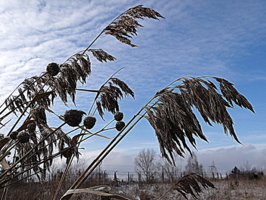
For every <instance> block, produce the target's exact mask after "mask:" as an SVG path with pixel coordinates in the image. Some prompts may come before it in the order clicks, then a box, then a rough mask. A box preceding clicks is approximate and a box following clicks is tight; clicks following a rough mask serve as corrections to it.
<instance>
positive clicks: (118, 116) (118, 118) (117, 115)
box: [114, 112, 125, 131]
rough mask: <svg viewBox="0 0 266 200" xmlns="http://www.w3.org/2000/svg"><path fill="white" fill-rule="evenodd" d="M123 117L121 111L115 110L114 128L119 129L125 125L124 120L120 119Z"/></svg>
mask: <svg viewBox="0 0 266 200" xmlns="http://www.w3.org/2000/svg"><path fill="white" fill-rule="evenodd" d="M123 118H124V114H123V113H122V112H116V113H115V114H114V119H115V120H116V121H117V122H116V124H115V128H116V130H118V131H121V130H122V129H123V128H124V126H125V122H123V121H122V120H123Z"/></svg>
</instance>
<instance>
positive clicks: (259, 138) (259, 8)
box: [0, 0, 266, 170]
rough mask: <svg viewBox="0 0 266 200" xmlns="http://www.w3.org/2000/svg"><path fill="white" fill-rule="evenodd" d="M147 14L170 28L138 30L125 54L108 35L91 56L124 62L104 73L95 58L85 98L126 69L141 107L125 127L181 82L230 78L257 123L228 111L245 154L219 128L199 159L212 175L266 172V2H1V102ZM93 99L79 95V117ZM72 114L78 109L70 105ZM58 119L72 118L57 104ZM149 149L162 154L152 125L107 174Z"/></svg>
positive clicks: (90, 149) (96, 143)
mask: <svg viewBox="0 0 266 200" xmlns="http://www.w3.org/2000/svg"><path fill="white" fill-rule="evenodd" d="M139 4H142V5H144V6H146V7H150V8H153V9H155V10H156V11H158V12H160V13H161V14H162V15H163V16H164V17H165V19H161V20H160V21H157V20H150V19H145V20H143V21H142V20H141V21H140V22H141V23H142V24H143V25H144V28H140V29H139V30H138V36H137V37H135V38H134V39H133V43H134V44H136V45H138V46H139V47H137V48H131V47H129V46H127V45H124V44H121V43H119V42H118V41H116V40H115V39H114V38H112V37H111V36H108V35H103V36H102V37H100V38H99V40H98V41H97V42H96V43H95V44H94V45H93V46H92V48H102V49H104V50H105V51H107V52H108V53H110V54H111V55H113V56H115V57H116V58H117V60H116V61H115V62H112V63H99V62H97V61H96V60H95V59H93V58H92V75H91V76H90V77H89V78H88V81H87V85H85V86H80V88H81V87H83V88H86V89H97V88H98V87H99V86H100V85H101V84H102V83H103V82H104V81H105V80H106V79H107V78H108V77H109V76H110V75H111V74H112V73H114V72H115V71H116V70H118V69H120V68H121V67H124V69H123V70H122V71H121V72H119V74H118V75H117V76H118V78H120V79H122V80H124V81H125V82H126V83H127V84H128V85H129V86H130V87H131V88H132V89H133V90H134V92H135V95H136V97H135V99H132V98H130V97H128V98H126V99H124V100H122V101H121V104H120V108H121V111H123V112H124V113H125V121H127V120H129V119H130V118H131V117H132V116H133V115H134V114H135V113H136V112H137V111H138V110H139V109H140V108H141V107H142V106H143V105H144V104H145V103H146V101H147V100H148V99H149V98H150V97H151V96H152V95H153V94H155V93H156V92H157V91H158V90H160V89H162V88H163V87H165V86H166V85H168V84H169V83H170V82H172V81H173V80H175V79H177V78H180V77H183V76H217V77H222V78H225V79H227V80H229V81H230V82H232V83H234V84H235V87H236V88H237V89H238V91H239V92H240V93H242V94H243V95H245V96H246V97H247V98H248V100H249V101H250V102H251V104H252V105H253V106H254V109H255V112H256V114H253V113H251V112H250V111H248V110H245V109H240V108H237V107H236V108H235V109H231V110H230V114H231V116H232V117H233V119H234V122H235V131H236V133H237V135H238V137H239V139H240V141H241V142H242V143H243V145H239V144H237V143H236V142H235V141H234V140H233V139H232V138H231V137H230V136H226V135H225V134H224V133H223V129H222V127H221V126H218V125H215V126H214V127H208V126H207V125H204V124H202V127H203V130H204V133H205V134H206V136H207V137H208V140H209V143H206V142H202V141H198V150H199V151H198V153H199V154H200V156H199V159H202V162H203V163H204V164H206V166H208V165H209V164H210V163H211V162H212V161H213V160H214V161H215V162H216V163H221V164H220V165H221V167H220V168H221V170H228V169H230V167H231V166H232V167H234V166H235V165H242V164H244V163H245V162H246V160H249V161H250V162H252V163H253V164H254V165H257V166H260V167H265V166H264V164H263V163H262V159H263V152H264V151H265V148H266V147H265V143H266V131H265V128H264V125H265V121H266V115H265V112H266V109H265V107H266V106H265V98H266V86H265V84H266V70H265V65H266V56H265V55H266V21H265V18H266V13H265V9H266V2H265V1H259V0H258V1H246V0H244V1H229V0H228V1H190V0H188V1H178V0H176V1H155V0H149V1H133V0H128V1H121V0H120V1H119V0H109V1H103V0H97V1H96V0H94V1H88V0H83V1H81V0H77V1H70V0H66V1H49V0H46V1H37V0H32V1H29V2H28V3H27V4H24V3H23V2H22V1H14V0H10V1H1V2H0V41H1V44H0V69H1V73H0V100H1V102H3V101H4V99H5V98H6V97H7V96H8V95H9V94H10V92H11V91H12V90H13V89H14V88H15V87H16V86H17V85H18V84H19V83H20V82H22V81H23V80H24V79H25V78H28V77H31V76H34V75H39V74H40V73H41V72H43V71H45V68H46V66H47V64H48V63H50V62H57V63H63V62H64V61H65V60H66V59H67V58H68V57H69V56H71V55H73V54H75V53H77V52H78V51H81V50H83V49H84V48H86V47H87V46H88V45H89V43H90V42H91V41H92V40H93V39H94V37H96V35H97V34H98V33H99V32H100V31H101V30H102V29H103V28H105V26H106V25H108V23H109V22H111V20H112V19H114V18H115V17H116V16H118V15H119V14H120V13H122V12H123V11H125V10H127V9H128V8H129V7H133V6H136V5H139ZM92 99H93V95H92V94H88V93H84V92H78V96H77V109H82V110H84V111H87V110H88V109H89V105H90V103H91V102H92ZM69 107H70V108H73V107H74V106H73V105H72V104H71V103H70V104H69ZM53 109H54V110H55V111H56V113H58V114H63V113H64V112H65V110H67V109H69V108H66V107H64V106H63V104H62V103H60V102H56V104H55V106H54V107H53ZM111 117H112V116H111V115H108V114H106V121H105V122H104V121H101V120H100V118H99V119H98V123H97V126H96V127H95V130H97V128H99V127H101V126H102V125H103V124H104V123H106V122H108V120H109V119H111ZM49 123H50V124H52V125H53V126H56V125H57V124H58V123H60V122H58V121H56V120H55V118H51V119H50V120H49ZM1 131H2V132H3V131H6V130H5V129H2V130H1ZM115 133H116V132H115V131H110V132H107V133H106V135H107V136H110V137H111V136H114V135H115ZM107 142H108V140H105V139H102V138H96V137H95V138H92V139H90V140H88V141H86V142H84V143H83V145H81V146H82V147H85V151H84V155H86V156H87V157H90V156H93V155H95V153H97V152H98V151H99V150H100V149H101V148H102V147H104V146H105V145H106V144H107ZM143 148H154V149H155V150H156V151H158V152H159V149H158V143H157V140H156V137H155V135H154V131H153V129H152V128H151V127H150V126H149V124H148V122H147V121H145V119H143V120H142V121H141V122H140V123H139V124H138V125H137V126H136V127H135V128H134V129H133V130H132V131H131V132H130V134H129V135H128V136H127V137H126V138H125V139H124V140H123V141H122V143H121V144H120V145H118V146H117V148H116V149H115V151H114V153H113V154H112V155H111V156H110V158H109V159H107V161H106V166H108V165H111V164H110V163H113V162H114V161H113V159H114V158H117V156H118V155H119V156H118V158H117V161H116V163H117V165H119V164H120V166H123V163H124V162H125V161H124V158H127V159H129V158H131V160H133V157H134V155H135V154H137V153H138V152H139V150H140V149H143ZM85 152H86V153H85ZM217 152H219V153H217ZM254 154H256V155H258V156H255V157H256V159H255V157H254V156H251V155H254ZM206 155H207V156H206ZM218 155H219V156H218ZM228 155H235V157H234V156H232V157H228ZM204 156H205V157H208V159H205V157H204ZM208 162H209V163H208ZM108 163H109V164H108ZM222 163H228V164H227V165H226V164H222ZM218 168H219V167H218ZM265 169H266V167H265Z"/></svg>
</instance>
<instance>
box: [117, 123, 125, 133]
mask: <svg viewBox="0 0 266 200" xmlns="http://www.w3.org/2000/svg"><path fill="white" fill-rule="evenodd" d="M124 126H125V122H123V121H118V122H116V124H115V128H116V130H118V131H121V130H122V129H123V128H124Z"/></svg>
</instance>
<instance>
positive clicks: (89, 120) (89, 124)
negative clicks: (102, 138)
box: [83, 116, 96, 129]
mask: <svg viewBox="0 0 266 200" xmlns="http://www.w3.org/2000/svg"><path fill="white" fill-rule="evenodd" d="M95 123H96V118H95V117H93V116H88V117H85V119H84V121H83V124H84V126H85V127H86V128H87V129H91V128H93V127H94V125H95Z"/></svg>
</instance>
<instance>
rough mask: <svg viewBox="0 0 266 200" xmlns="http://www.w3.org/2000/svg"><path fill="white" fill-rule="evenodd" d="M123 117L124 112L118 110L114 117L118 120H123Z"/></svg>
mask: <svg viewBox="0 0 266 200" xmlns="http://www.w3.org/2000/svg"><path fill="white" fill-rule="evenodd" d="M123 117H124V114H123V113H122V112H116V113H115V114H114V118H115V120H116V121H121V120H122V119H123Z"/></svg>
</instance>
